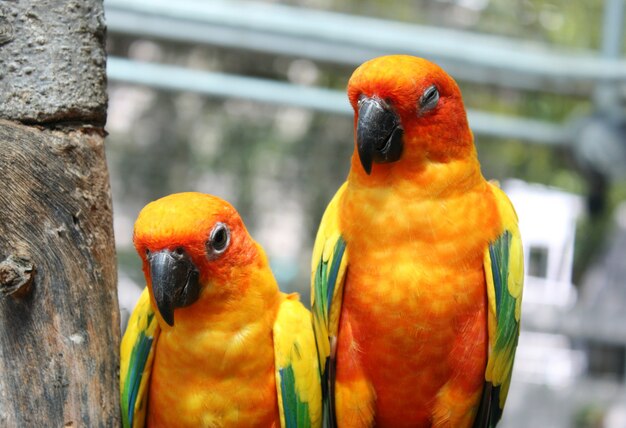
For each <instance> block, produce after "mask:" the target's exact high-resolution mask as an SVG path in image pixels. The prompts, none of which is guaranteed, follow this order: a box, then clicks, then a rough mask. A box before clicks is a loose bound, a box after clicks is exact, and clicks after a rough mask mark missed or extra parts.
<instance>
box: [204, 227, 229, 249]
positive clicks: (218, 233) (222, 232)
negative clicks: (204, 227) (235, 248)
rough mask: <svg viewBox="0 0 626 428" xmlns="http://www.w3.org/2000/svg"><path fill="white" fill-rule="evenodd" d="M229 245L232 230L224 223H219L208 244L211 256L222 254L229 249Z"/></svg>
mask: <svg viewBox="0 0 626 428" xmlns="http://www.w3.org/2000/svg"><path fill="white" fill-rule="evenodd" d="M228 244H230V229H228V226H226V225H225V224H224V223H217V224H216V225H215V227H214V228H213V231H211V236H210V237H209V242H207V247H208V248H207V250H208V252H209V256H211V255H219V254H222V253H223V252H224V251H226V248H228Z"/></svg>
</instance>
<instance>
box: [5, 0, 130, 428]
mask: <svg viewBox="0 0 626 428" xmlns="http://www.w3.org/2000/svg"><path fill="white" fill-rule="evenodd" d="M103 36H104V21H103V17H102V3H101V1H100V0H80V1H62V0H38V1H33V2H26V1H24V2H22V1H2V2H0V118H1V119H0V426H3V427H4V426H6V427H14V426H16V427H17V426H19V427H27V426H28V427H30V426H42V427H43V426H86V427H98V426H103V427H110V426H118V425H119V424H120V418H119V400H118V395H119V393H118V370H119V336H120V332H119V311H118V305H117V291H116V280H117V278H116V270H115V250H114V240H113V229H112V209H111V196H110V188H109V179H108V172H107V167H106V161H105V156H104V146H103V143H104V131H103V130H102V128H101V126H102V124H103V123H104V121H105V117H106V115H105V112H106V92H105V90H106V79H105V69H104V66H105V61H104V58H105V54H104V46H103V40H104V38H103Z"/></svg>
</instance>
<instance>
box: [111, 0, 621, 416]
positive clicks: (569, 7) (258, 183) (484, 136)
mask: <svg viewBox="0 0 626 428" xmlns="http://www.w3.org/2000/svg"><path fill="white" fill-rule="evenodd" d="M105 10H106V19H107V25H108V39H107V46H108V51H109V55H110V56H109V61H108V67H107V68H108V76H109V97H110V100H109V116H108V123H107V131H108V132H109V136H108V139H107V157H108V162H109V168H110V173H111V182H112V187H113V201H114V212H115V235H116V241H117V250H118V258H119V278H120V301H121V306H122V311H123V312H122V316H123V318H124V317H125V316H126V317H127V315H128V312H129V311H130V310H132V307H133V305H134V301H135V299H136V298H137V297H138V295H139V293H140V292H141V289H142V287H143V284H144V280H143V276H142V273H141V267H140V262H139V259H138V257H137V256H136V254H135V251H134V249H133V247H132V227H133V222H134V220H135V218H136V216H137V214H138V212H139V210H140V209H141V208H142V207H143V206H144V205H145V204H146V203H147V202H149V201H151V200H154V199H156V198H159V197H161V196H164V195H166V194H169V193H173V192H179V191H188V190H196V191H201V192H207V193H212V194H215V195H218V196H220V197H223V198H225V199H227V200H229V201H230V202H231V203H232V204H233V205H234V206H235V207H236V208H237V209H238V210H239V212H240V213H241V214H242V216H243V218H244V221H245V223H246V225H247V226H248V228H249V230H250V232H251V234H252V236H253V237H254V238H255V239H256V240H257V241H258V242H260V243H261V244H262V245H263V246H264V247H265V249H266V251H267V253H268V255H269V257H270V260H271V264H272V267H273V269H274V272H275V274H276V277H277V279H278V281H279V283H280V286H281V288H282V289H283V290H284V291H297V292H299V293H301V295H302V298H303V300H304V301H305V302H308V300H309V275H310V256H311V248H312V245H313V238H314V236H315V232H316V230H317V225H318V223H319V220H320V218H321V215H322V213H323V210H324V208H325V207H326V204H327V203H328V201H329V200H330V198H331V197H332V195H333V194H334V192H335V191H336V190H337V188H338V187H339V186H340V184H341V183H342V182H343V181H344V180H345V178H346V175H347V172H348V168H349V158H350V156H351V153H352V148H353V130H352V126H353V124H352V111H351V109H350V106H349V104H348V101H347V98H346V96H345V86H346V83H347V80H348V78H349V76H350V74H351V72H352V71H353V70H354V68H355V67H356V66H358V65H359V64H360V63H362V62H363V61H365V60H367V59H370V58H372V57H375V56H379V55H384V54H391V53H407V54H413V55H417V56H422V57H425V58H427V59H430V60H433V61H435V62H437V63H438V64H440V65H441V66H442V67H444V68H445V69H446V70H448V71H449V72H450V73H451V74H452V75H453V76H454V77H455V79H456V80H457V81H458V83H459V84H460V86H461V89H462V91H463V95H464V99H465V103H466V107H467V108H468V116H469V119H470V124H471V126H472V128H473V131H474V134H475V137H476V144H477V147H478V153H479V157H480V161H481V164H482V169H483V174H484V175H485V177H487V178H490V179H497V180H499V181H500V183H501V185H502V186H503V187H504V188H505V190H506V191H507V193H508V194H509V195H510V197H511V199H512V200H513V202H514V205H515V206H516V208H517V210H518V214H519V216H520V227H521V231H522V237H523V238H524V245H525V257H526V274H527V277H526V285H525V291H524V304H523V317H522V321H523V324H522V326H523V331H522V334H521V338H520V344H519V348H518V354H517V358H516V366H515V373H514V378H513V385H512V386H511V391H510V394H509V400H508V403H507V408H506V411H505V413H504V418H503V421H502V423H501V425H500V426H502V427H503V428H507V427H508V428H513V427H555V428H560V427H576V428H582V427H611V428H624V427H626V388H625V380H626V203H625V202H624V201H626V177H625V173H626V113H625V112H626V110H625V101H626V59H625V58H624V56H625V55H624V53H625V48H624V45H625V44H624V38H625V35H624V31H623V24H624V14H625V10H624V0H414V1H402V2H389V1H384V0H343V1H331V0H290V1H282V2H279V1H263V2H262V1H256V2H240V1H199V0H178V1H176V2H173V1H165V0H105Z"/></svg>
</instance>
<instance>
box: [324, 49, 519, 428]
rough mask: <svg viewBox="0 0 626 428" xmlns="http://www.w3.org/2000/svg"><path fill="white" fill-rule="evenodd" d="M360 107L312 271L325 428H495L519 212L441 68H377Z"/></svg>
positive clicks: (506, 374) (362, 86)
mask: <svg viewBox="0 0 626 428" xmlns="http://www.w3.org/2000/svg"><path fill="white" fill-rule="evenodd" d="M348 96H349V99H350V103H351V104H352V107H353V108H354V112H355V118H354V127H355V150H354V154H353V156H352V165H351V169H350V173H349V175H348V179H347V181H346V183H344V184H343V185H342V186H341V188H340V189H339V191H338V192H337V194H336V195H335V197H334V198H333V200H332V201H331V202H330V204H329V206H328V208H327V209H326V212H325V214H324V216H323V218H322V222H321V225H320V228H319V231H318V234H317V239H316V242H315V248H314V251H313V261H312V270H313V272H312V306H313V321H314V328H315V334H316V339H317V346H318V352H319V356H320V363H321V366H322V369H323V396H324V413H325V425H327V426H332V425H334V424H335V423H336V424H337V425H338V426H339V427H340V428H341V427H349V428H352V427H373V426H376V427H393V428H400V427H453V428H460V427H472V426H473V427H493V426H495V425H496V424H497V422H498V421H499V419H500V417H501V414H502V409H503V407H504V403H505V400H506V396H507V392H508V389H509V384H510V382H511V371H512V366H513V358H514V355H515V350H516V347H517V341H518V335H519V323H520V305H521V297H522V283H523V256H522V245H521V241H520V236H519V230H518V226H517V217H516V214H515V211H514V209H513V207H512V205H511V203H510V202H509V200H508V198H507V197H506V196H505V194H504V193H503V192H502V191H501V190H500V189H499V188H498V187H497V186H495V185H494V184H491V183H489V182H487V181H486V180H485V179H484V178H483V176H482V174H481V171H480V165H479V163H478V159H477V155H476V149H475V147H474V143H473V137H472V133H471V131H470V129H469V126H468V122H467V117H466V113H465V109H464V106H463V100H462V98H461V93H460V91H459V88H458V86H457V85H456V83H455V82H454V80H453V79H452V78H451V77H450V76H448V75H447V74H446V73H445V72H444V71H443V70H442V69H441V68H439V67H438V66H437V65H435V64H433V63H431V62H428V61H426V60H424V59H421V58H415V57H411V56H401V55H399V56H387V57H381V58H376V59H373V60H371V61H368V62H366V63H364V64H363V65H361V66H360V67H359V68H358V69H357V70H356V71H355V72H354V74H353V75H352V77H351V79H350V82H349V84H348Z"/></svg>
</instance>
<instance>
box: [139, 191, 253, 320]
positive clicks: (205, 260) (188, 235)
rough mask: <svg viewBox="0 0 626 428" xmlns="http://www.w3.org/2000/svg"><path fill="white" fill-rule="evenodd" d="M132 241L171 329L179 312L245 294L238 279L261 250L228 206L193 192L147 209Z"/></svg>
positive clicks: (234, 211)
mask: <svg viewBox="0 0 626 428" xmlns="http://www.w3.org/2000/svg"><path fill="white" fill-rule="evenodd" d="M133 241H134V243H135V248H136V249H137V252H138V253H139V257H141V259H142V261H143V270H144V274H145V276H146V281H147V283H148V287H150V292H151V297H152V299H153V303H155V304H156V306H157V308H158V310H159V313H160V315H161V317H162V318H163V320H164V321H165V322H166V323H168V324H169V325H170V326H172V325H174V310H175V309H177V308H182V307H186V306H190V305H192V304H194V303H196V301H199V300H203V299H215V298H219V296H225V295H226V296H227V295H229V294H232V293H233V292H235V293H236V292H239V291H241V290H237V286H238V284H241V283H243V281H239V277H241V276H242V275H245V272H246V268H247V267H249V266H250V264H251V263H254V262H255V261H257V256H258V252H259V251H260V250H259V248H258V247H257V244H256V243H255V242H254V241H253V240H252V238H251V237H250V235H249V234H248V231H247V230H246V227H245V226H244V224H243V221H242V220H241V217H239V214H238V213H237V211H236V210H235V209H234V208H233V207H232V206H231V205H230V204H229V203H227V202H226V201H223V200H222V199H220V198H217V197H215V196H211V195H205V194H202V193H194V192H189V193H177V194H174V195H170V196H166V197H164V198H161V199H158V200H156V201H154V202H151V203H149V204H148V205H146V206H145V207H144V208H143V210H141V212H140V213H139V217H138V218H137V221H136V222H135V233H134V237H133Z"/></svg>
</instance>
